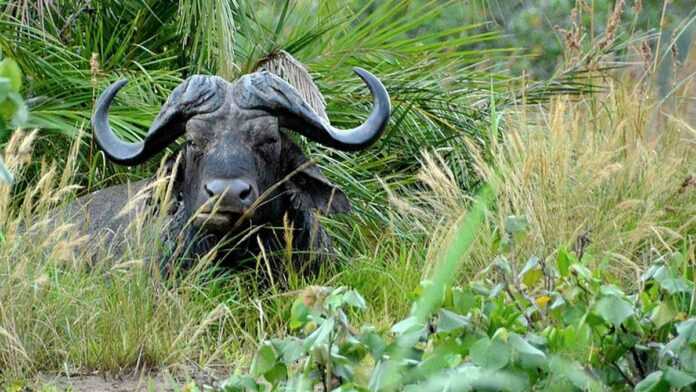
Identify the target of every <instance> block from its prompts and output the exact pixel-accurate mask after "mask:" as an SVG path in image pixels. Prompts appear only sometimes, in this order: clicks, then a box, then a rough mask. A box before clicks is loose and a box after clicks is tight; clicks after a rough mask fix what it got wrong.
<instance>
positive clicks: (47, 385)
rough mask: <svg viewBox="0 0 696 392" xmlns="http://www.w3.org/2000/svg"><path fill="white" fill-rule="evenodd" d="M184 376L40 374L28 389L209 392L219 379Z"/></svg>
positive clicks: (113, 391) (80, 391)
mask: <svg viewBox="0 0 696 392" xmlns="http://www.w3.org/2000/svg"><path fill="white" fill-rule="evenodd" d="M186 373H187V374H188V375H186V376H181V375H177V376H173V375H172V374H171V373H169V372H166V371H164V372H158V373H153V372H140V373H136V372H131V373H123V374H120V375H107V374H96V373H93V374H79V373H78V374H71V375H69V376H68V375H64V374H53V375H51V374H42V375H41V376H39V377H38V378H37V379H36V381H35V383H34V385H32V386H31V387H30V388H28V389H29V390H31V391H41V392H44V391H45V392H49V391H50V392H54V391H70V392H83V391H84V392H87V391H90V392H133V391H138V392H140V391H157V392H160V391H163V392H164V391H167V392H168V391H190V390H193V387H194V386H195V387H197V388H198V390H199V391H212V390H215V388H216V387H218V386H219V384H220V382H221V381H222V380H223V379H222V378H218V377H216V376H213V375H211V374H210V373H204V372H186Z"/></svg>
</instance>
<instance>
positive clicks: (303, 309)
mask: <svg viewBox="0 0 696 392" xmlns="http://www.w3.org/2000/svg"><path fill="white" fill-rule="evenodd" d="M307 321H309V308H308V307H307V305H305V304H304V302H303V301H302V299H301V298H297V299H296V300H295V302H294V303H293V304H292V309H291V310H290V329H300V328H302V327H303V326H304V325H305V324H306V323H307Z"/></svg>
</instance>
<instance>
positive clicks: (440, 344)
mask: <svg viewBox="0 0 696 392" xmlns="http://www.w3.org/2000/svg"><path fill="white" fill-rule="evenodd" d="M515 230H516V229H514V228H511V231H515ZM586 265H587V262H586V261H584V260H579V259H578V258H577V257H576V255H575V254H574V253H573V252H569V251H567V250H563V249H561V250H560V251H559V252H558V256H557V257H556V258H555V259H553V260H550V259H546V260H542V259H539V258H531V259H530V260H528V261H527V263H526V265H525V266H524V268H523V269H522V270H520V271H519V272H517V271H515V270H514V268H513V266H512V265H511V264H510V263H509V262H508V261H507V259H506V258H505V257H504V256H502V255H501V256H500V257H498V258H496V259H495V260H494V261H493V262H492V264H491V267H490V268H489V269H487V270H486V271H482V274H481V276H480V277H479V278H478V279H476V280H474V281H472V282H470V283H469V284H467V285H465V286H462V287H453V288H448V289H446V290H441V287H436V285H434V283H433V282H432V281H423V282H422V284H421V286H420V288H419V289H418V290H416V292H415V293H414V301H415V302H418V301H419V299H420V297H421V296H423V295H426V293H432V292H439V293H441V294H442V295H441V296H440V297H439V298H438V304H437V307H436V309H435V311H433V312H431V313H430V315H429V317H428V319H427V321H426V322H425V323H422V322H419V321H418V318H417V317H415V316H414V313H413V312H412V315H411V316H410V317H408V318H406V319H404V320H402V321H400V322H398V323H396V324H394V325H393V326H392V327H391V328H390V329H389V330H388V331H383V330H377V329H375V328H374V327H371V326H369V325H363V326H360V327H355V326H353V325H351V323H350V318H351V317H350V315H351V314H354V313H355V312H359V311H361V310H364V309H365V308H366V306H367V305H366V301H365V299H363V297H361V296H360V295H359V294H358V293H357V292H356V291H354V290H350V289H348V288H346V287H338V288H329V287H311V288H308V289H307V290H305V291H304V293H303V294H302V295H301V296H300V297H299V298H298V299H296V300H295V302H294V304H293V306H292V311H291V316H290V320H289V329H290V330H291V331H294V332H295V334H294V335H291V336H287V337H283V338H276V339H270V340H266V341H264V342H262V343H261V344H260V346H259V349H258V351H257V353H256V356H255V358H254V361H253V363H252V365H251V369H250V370H249V372H248V373H239V374H236V375H234V376H232V377H230V378H229V379H228V380H227V381H226V382H225V383H224V384H223V386H222V390H223V391H227V392H232V391H270V390H317V388H319V390H340V391H367V390H369V391H380V390H405V391H442V390H474V389H476V390H478V389H481V388H483V389H494V390H512V391H525V390H530V389H542V390H558V391H567V390H573V389H578V390H605V389H612V390H616V389H618V390H624V389H628V388H627V387H628V386H631V387H632V388H635V390H636V391H667V390H670V389H681V388H687V387H689V386H692V385H694V383H696V345H695V344H694V343H696V317H694V316H696V309H694V306H693V300H694V290H695V289H696V285H694V283H693V280H694V267H693V265H690V264H689V263H688V261H687V259H686V257H685V256H684V255H683V254H681V253H676V254H669V255H662V256H661V257H659V258H658V259H656V260H655V262H654V264H653V266H652V267H651V268H650V269H649V270H648V271H646V272H645V273H644V274H642V275H641V277H640V287H641V288H640V289H639V290H638V291H636V292H633V293H630V294H627V293H625V292H624V291H623V290H621V289H620V288H619V287H618V286H616V285H614V284H613V282H612V280H611V278H610V277H608V276H607V274H604V273H603V272H602V269H596V270H594V272H593V271H590V270H589V269H588V268H587V266H586Z"/></svg>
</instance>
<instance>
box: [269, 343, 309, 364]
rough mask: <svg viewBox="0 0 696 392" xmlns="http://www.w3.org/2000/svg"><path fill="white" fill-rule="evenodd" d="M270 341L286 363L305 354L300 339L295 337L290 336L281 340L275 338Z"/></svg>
mask: <svg viewBox="0 0 696 392" xmlns="http://www.w3.org/2000/svg"><path fill="white" fill-rule="evenodd" d="M272 343H273V346H274V347H275V348H276V351H277V352H278V353H280V356H281V358H282V359H283V363H285V364H286V365H290V364H292V363H294V362H295V361H297V360H298V359H300V358H302V356H303V355H304V354H305V351H304V347H303V346H302V341H301V340H300V339H298V338H296V337H292V336H291V337H288V338H285V339H282V340H281V339H275V340H273V341H272Z"/></svg>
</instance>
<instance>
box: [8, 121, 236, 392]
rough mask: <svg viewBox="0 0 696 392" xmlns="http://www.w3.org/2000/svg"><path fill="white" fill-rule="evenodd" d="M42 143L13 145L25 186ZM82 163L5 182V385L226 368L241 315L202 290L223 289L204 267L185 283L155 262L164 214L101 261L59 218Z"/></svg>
mask: <svg viewBox="0 0 696 392" xmlns="http://www.w3.org/2000/svg"><path fill="white" fill-rule="evenodd" d="M34 137H35V134H34V133H28V134H27V133H23V132H19V131H18V132H15V133H14V136H13V138H12V140H11V141H10V143H9V144H8V145H7V147H6V150H5V162H6V163H7V165H8V167H9V168H10V170H12V172H13V173H17V174H18V177H20V178H21V172H22V167H23V166H24V165H26V164H27V163H29V161H30V159H31V156H32V154H31V145H32V141H33V140H34ZM77 144H79V141H77V142H76V146H77ZM76 157H77V147H75V148H74V149H73V150H72V153H71V156H70V159H68V164H67V165H66V167H64V168H60V169H59V168H57V167H56V166H55V165H53V164H51V163H48V162H44V163H43V165H42V167H43V169H42V171H41V174H40V176H39V178H38V179H37V180H36V181H35V182H34V183H32V184H30V185H29V186H27V187H26V190H24V191H23V192H20V193H17V192H13V191H12V189H11V187H10V186H9V185H7V184H0V233H2V243H0V385H2V384H4V383H6V382H9V381H11V380H15V379H19V380H21V379H26V378H30V377H31V376H32V375H35V374H37V373H39V372H44V371H46V372H56V371H61V372H64V373H67V374H68V375H69V374H72V373H80V372H83V371H89V370H93V369H97V370H101V371H112V372H119V371H121V370H123V369H148V368H151V367H157V368H161V367H168V366H175V367H176V366H182V365H187V364H188V363H195V364H205V363H207V362H209V361H216V360H219V359H220V357H221V355H222V352H221V351H220V348H221V347H230V346H233V345H232V344H230V342H229V341H230V340H231V339H238V336H237V335H235V334H234V333H231V334H221V333H220V331H219V329H220V326H221V325H225V326H227V328H228V329H230V330H231V331H232V332H234V327H233V326H230V325H232V324H233V323H231V322H230V319H231V317H232V312H231V311H230V309H229V307H228V306H227V304H226V303H225V302H224V301H222V302H218V301H211V300H210V298H207V297H206V295H205V292H204V290H202V286H203V283H202V282H203V281H208V282H209V283H210V282H213V283H214V278H212V277H210V276H208V275H207V273H206V272H205V260H203V261H202V263H201V267H200V268H196V269H194V270H193V271H191V273H190V274H188V275H186V277H185V278H180V279H174V278H173V277H163V276H162V275H161V274H160V267H159V264H158V263H156V262H152V261H153V260H157V258H156V255H157V252H158V250H159V249H158V248H159V244H158V242H157V241H158V238H159V233H160V231H159V230H158V228H161V226H159V225H158V224H157V216H155V218H153V217H152V215H148V214H146V213H140V214H139V215H138V216H137V217H136V219H134V221H133V223H132V224H131V225H130V227H129V229H128V230H129V231H130V232H131V233H132V234H133V235H131V236H130V237H129V242H128V244H127V246H126V248H125V252H123V254H120V255H119V254H115V253H114V254H107V253H101V254H100V256H99V257H100V259H99V260H95V259H94V257H95V253H94V250H95V249H108V248H109V244H106V243H99V244H94V243H91V244H88V238H87V237H86V236H84V235H81V234H80V231H79V230H77V228H76V227H75V224H74V223H71V222H69V221H65V222H64V221H62V220H61V219H59V218H58V217H57V215H56V213H55V211H56V210H55V209H56V208H57V207H59V206H61V205H63V203H64V202H65V201H66V200H70V199H72V198H73V197H74V193H75V190H76V187H75V186H73V185H71V184H72V183H73V176H74V172H73V168H74V163H75V158H76ZM167 184H168V182H167V181H165V180H162V181H155V182H154V184H153V187H154V188H155V189H154V190H152V191H153V192H154V194H156V195H164V194H166V192H163V190H164V188H166V186H167ZM136 199H137V197H134V200H136ZM127 208H129V207H127ZM162 210H163V209H162ZM146 219H147V222H145V220H146ZM146 223H147V224H146ZM89 241H93V240H89ZM85 245H90V246H85ZM211 284H212V283H211ZM194 359H195V360H194Z"/></svg>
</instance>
